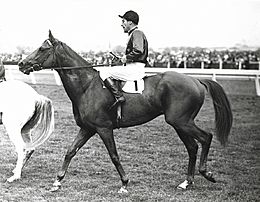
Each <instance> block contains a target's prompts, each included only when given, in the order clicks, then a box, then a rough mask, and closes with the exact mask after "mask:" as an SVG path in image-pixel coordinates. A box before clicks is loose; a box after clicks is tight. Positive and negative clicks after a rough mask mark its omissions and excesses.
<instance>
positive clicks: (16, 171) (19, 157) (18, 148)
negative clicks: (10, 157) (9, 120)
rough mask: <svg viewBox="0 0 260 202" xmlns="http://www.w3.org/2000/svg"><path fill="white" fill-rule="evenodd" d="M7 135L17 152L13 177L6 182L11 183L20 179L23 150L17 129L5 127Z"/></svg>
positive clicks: (22, 143) (23, 156)
mask: <svg viewBox="0 0 260 202" xmlns="http://www.w3.org/2000/svg"><path fill="white" fill-rule="evenodd" d="M5 127H6V130H7V133H8V135H9V138H10V140H11V141H12V142H13V144H14V146H15V149H16V152H17V162H16V167H15V169H14V170H13V176H11V177H10V178H8V179H7V181H8V182H13V181H14V180H17V179H20V178H21V173H22V167H23V161H24V158H25V155H26V153H25V150H24V144H25V143H24V141H23V138H22V136H21V132H20V131H19V128H18V127H14V126H12V127H8V126H6V125H5Z"/></svg>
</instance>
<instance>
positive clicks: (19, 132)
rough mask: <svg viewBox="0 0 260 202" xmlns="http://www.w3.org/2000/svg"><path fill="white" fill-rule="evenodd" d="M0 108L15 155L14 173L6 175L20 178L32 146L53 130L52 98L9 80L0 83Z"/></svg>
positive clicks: (11, 178) (45, 138) (33, 148)
mask: <svg viewBox="0 0 260 202" xmlns="http://www.w3.org/2000/svg"><path fill="white" fill-rule="evenodd" d="M0 112H1V114H2V120H1V121H2V124H3V125H4V127H5V129H6V132H7V133H8V135H9V138H10V140H11V141H12V142H13V144H14V145H15V149H16V152H17V155H18V157H17V162H16V167H15V169H14V170H13V176H11V177H10V178H8V179H7V181H8V182H12V181H14V180H17V179H20V178H21V172H22V168H23V167H24V165H25V163H26V162H27V161H28V160H29V158H30V157H31V155H32V153H33V152H34V150H35V148H36V147H38V146H39V145H41V144H42V143H44V142H45V141H46V140H47V139H48V137H49V136H50V134H51V133H52V131H53V130H54V109H53V106H52V102H51V100H50V99H48V98H47V97H45V96H43V95H40V94H38V93H37V92H36V91H35V90H34V89H33V88H32V87H31V86H30V85H28V84H26V83H24V82H22V81H17V80H9V81H3V82H1V83H0Z"/></svg>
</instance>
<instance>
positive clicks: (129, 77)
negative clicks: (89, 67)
mask: <svg viewBox="0 0 260 202" xmlns="http://www.w3.org/2000/svg"><path fill="white" fill-rule="evenodd" d="M144 66H145V64H144V63H141V62H134V63H129V64H126V66H112V67H102V68H98V71H99V73H100V77H101V78H102V80H103V81H105V80H106V78H108V77H113V78H114V79H118V80H122V81H135V80H140V79H142V78H143V77H144V76H145V71H144Z"/></svg>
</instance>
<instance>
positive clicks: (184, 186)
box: [177, 180, 194, 190]
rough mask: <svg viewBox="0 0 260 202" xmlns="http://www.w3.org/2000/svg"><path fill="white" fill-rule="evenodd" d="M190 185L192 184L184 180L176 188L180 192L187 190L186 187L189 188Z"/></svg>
mask: <svg viewBox="0 0 260 202" xmlns="http://www.w3.org/2000/svg"><path fill="white" fill-rule="evenodd" d="M192 184H194V183H193V182H189V181H188V180H184V182H183V183H181V184H179V185H178V186H177V189H180V190H186V189H188V187H190V186H191V185H192Z"/></svg>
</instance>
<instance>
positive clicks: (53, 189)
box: [50, 186, 61, 192]
mask: <svg viewBox="0 0 260 202" xmlns="http://www.w3.org/2000/svg"><path fill="white" fill-rule="evenodd" d="M60 188H61V186H53V187H52V188H51V189H50V192H56V191H58V190H59V189H60Z"/></svg>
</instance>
